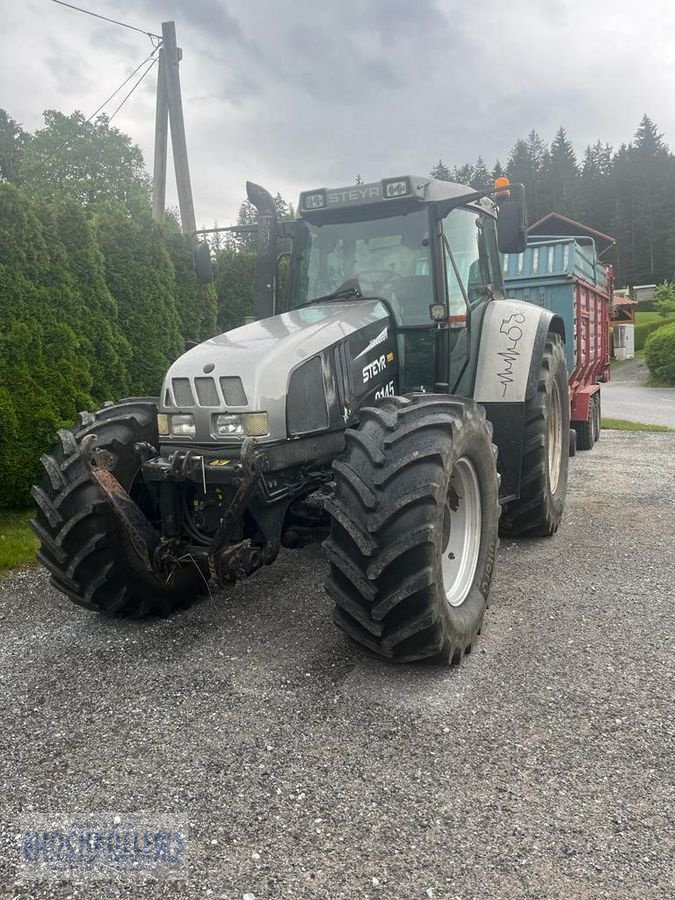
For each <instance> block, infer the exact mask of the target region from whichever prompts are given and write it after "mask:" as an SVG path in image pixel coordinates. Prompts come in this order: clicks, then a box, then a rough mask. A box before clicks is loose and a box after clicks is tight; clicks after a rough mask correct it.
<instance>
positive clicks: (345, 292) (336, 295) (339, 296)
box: [297, 286, 363, 309]
mask: <svg viewBox="0 0 675 900" xmlns="http://www.w3.org/2000/svg"><path fill="white" fill-rule="evenodd" d="M350 297H354V299H357V298H358V299H359V300H363V294H362V293H361V289H360V288H357V287H354V286H352V287H344V288H339V289H338V290H337V291H333V293H332V294H325V295H324V296H323V297H312V299H311V300H305V302H304V303H301V304H300V306H299V307H297V308H298V309H301V308H302V307H303V306H310V305H311V304H312V303H327V302H328V301H329V300H349V298H350Z"/></svg>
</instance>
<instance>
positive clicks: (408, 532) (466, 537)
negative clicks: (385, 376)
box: [324, 394, 500, 664]
mask: <svg viewBox="0 0 675 900" xmlns="http://www.w3.org/2000/svg"><path fill="white" fill-rule="evenodd" d="M491 437H492V431H491V428H490V425H489V423H488V422H487V421H486V419H485V413H484V411H483V409H482V408H481V407H479V406H478V405H477V404H475V403H474V402H473V401H471V400H460V399H457V398H454V397H448V396H440V395H430V394H414V395H410V396H407V397H392V398H390V399H387V400H384V401H382V403H381V404H380V405H378V406H377V407H373V408H370V407H369V408H366V409H362V410H361V411H360V424H359V426H358V428H356V429H348V430H347V432H346V451H345V453H344V454H343V456H342V457H340V459H338V460H336V461H335V463H334V464H333V467H334V470H335V484H336V487H335V496H334V499H332V500H331V501H329V502H328V503H327V507H326V508H327V511H328V512H329V514H330V516H331V533H330V537H329V538H328V539H327V541H326V542H325V544H324V548H325V553H326V556H327V557H328V560H329V561H330V575H329V578H328V581H327V585H326V587H327V590H328V593H329V594H330V596H331V597H332V598H333V600H334V601H335V621H336V623H337V625H338V626H339V627H340V628H342V629H343V630H344V631H345V632H346V633H347V634H348V635H349V636H350V637H352V638H353V639H354V640H356V641H357V642H358V643H360V644H362V645H363V646H364V647H366V648H368V649H370V650H371V651H373V652H375V653H377V654H379V655H381V656H385V657H388V658H390V659H392V660H394V661H396V662H409V661H413V660H420V659H428V658H433V659H435V660H437V661H439V662H443V663H446V664H447V663H458V662H459V661H460V660H461V658H462V655H463V654H465V653H468V652H470V650H471V645H472V643H473V641H474V640H475V638H476V635H477V634H478V633H479V632H480V629H481V625H482V622H483V616H484V614H485V609H486V606H487V599H488V591H489V588H490V581H491V578H492V569H493V566H494V562H495V555H496V551H497V544H498V536H497V533H498V522H499V511H500V508H499V500H498V494H499V480H498V476H497V468H496V452H497V451H496V448H495V447H494V446H493V445H492V441H491Z"/></svg>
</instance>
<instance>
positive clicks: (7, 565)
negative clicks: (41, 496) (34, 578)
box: [0, 510, 38, 572]
mask: <svg viewBox="0 0 675 900" xmlns="http://www.w3.org/2000/svg"><path fill="white" fill-rule="evenodd" d="M33 515H34V512H33V511H32V510H27V511H26V510H22V511H21V512H13V511H11V512H10V511H9V510H0V572H1V571H2V570H3V569H13V568H15V567H16V566H23V565H25V564H26V563H32V562H34V561H35V551H36V550H37V548H38V541H37V538H36V537H35V535H34V534H33V532H32V531H31V530H30V528H29V527H28V520H29V519H30V518H31V517H32V516H33Z"/></svg>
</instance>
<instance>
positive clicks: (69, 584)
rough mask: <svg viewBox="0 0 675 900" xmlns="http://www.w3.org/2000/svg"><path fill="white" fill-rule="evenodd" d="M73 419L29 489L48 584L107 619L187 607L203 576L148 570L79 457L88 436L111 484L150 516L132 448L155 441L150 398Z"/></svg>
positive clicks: (186, 570)
mask: <svg viewBox="0 0 675 900" xmlns="http://www.w3.org/2000/svg"><path fill="white" fill-rule="evenodd" d="M79 418H80V423H79V425H78V426H76V427H75V428H74V429H73V430H72V431H71V430H66V429H60V430H59V432H58V437H59V443H58V444H57V446H56V447H55V449H54V450H53V452H52V453H51V454H48V455H45V456H43V457H42V463H43V465H44V468H45V470H46V476H45V478H44V480H43V482H42V484H41V485H40V486H38V485H35V486H34V487H33V489H32V492H31V493H32V495H33V499H34V500H35V502H36V504H37V515H36V517H35V518H34V519H33V520H32V522H31V526H32V528H33V531H34V532H35V534H36V535H37V537H38V538H39V540H40V543H41V547H40V550H39V551H38V554H37V555H38V559H39V560H40V561H41V562H42V563H43V564H44V565H45V566H46V567H47V569H48V570H49V572H50V573H51V579H50V580H51V583H52V584H53V585H54V587H56V588H57V589H58V590H60V591H61V592H62V593H64V594H66V595H67V596H68V597H70V599H71V600H73V601H74V602H75V603H77V604H79V605H80V606H84V607H87V608H88V609H93V610H97V611H99V612H104V613H108V614H111V615H118V616H145V615H167V614H168V613H170V612H173V611H174V610H175V609H180V608H185V607H188V606H190V604H191V603H192V602H193V601H194V600H196V599H197V597H198V596H199V595H200V594H201V593H203V592H204V590H205V589H206V582H205V580H204V576H203V574H202V572H201V571H200V570H198V569H197V568H196V566H195V565H192V564H190V565H186V566H181V567H180V568H177V569H176V570H175V571H174V573H173V575H172V576H171V577H170V578H169V579H168V580H167V582H163V581H160V580H159V579H158V578H156V577H155V576H154V575H153V574H151V573H150V572H148V570H147V569H146V568H145V566H144V565H143V563H142V561H141V559H140V557H139V556H138V554H137V553H136V551H135V550H134V549H133V547H132V545H131V542H130V540H129V538H128V537H127V536H126V533H125V532H124V530H123V528H122V527H121V525H120V522H119V519H118V518H117V517H116V516H115V514H114V513H113V512H112V510H111V509H110V507H109V505H108V503H107V502H106V501H105V499H104V497H103V495H102V493H101V491H100V489H99V488H98V486H97V485H95V484H94V482H93V481H92V480H91V478H90V477H89V475H88V473H87V470H86V468H85V465H84V463H83V462H82V459H81V457H80V441H81V440H82V438H83V437H84V436H85V435H88V434H95V435H96V437H97V447H99V448H101V449H105V450H108V451H110V453H111V454H112V455H113V458H114V464H113V474H114V475H115V477H116V478H117V480H118V481H119V482H120V484H121V485H122V486H123V487H124V488H125V489H126V490H127V491H128V492H129V493H130V494H131V496H132V498H133V499H134V500H135V501H136V502H137V503H138V504H139V505H140V506H141V507H142V508H144V511H145V512H146V514H148V515H149V516H150V515H151V507H150V501H149V496H148V494H147V492H146V491H145V487H144V485H143V483H142V482H141V481H140V480H139V479H138V478H137V476H138V472H139V468H140V460H139V457H138V455H137V453H136V451H135V449H134V445H135V444H136V443H139V442H144V441H147V442H149V443H151V444H154V445H156V444H157V424H156V422H157V406H156V401H154V400H152V399H148V398H138V399H137V398H132V399H130V400H123V401H122V402H121V403H119V404H116V405H112V404H111V405H109V406H105V407H104V408H103V409H101V410H100V411H99V412H97V413H89V412H83V413H80V415H79Z"/></svg>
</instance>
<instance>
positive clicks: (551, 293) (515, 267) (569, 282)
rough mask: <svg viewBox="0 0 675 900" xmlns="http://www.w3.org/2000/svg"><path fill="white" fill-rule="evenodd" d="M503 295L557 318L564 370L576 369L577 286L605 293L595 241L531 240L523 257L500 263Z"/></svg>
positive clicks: (514, 255) (605, 279)
mask: <svg viewBox="0 0 675 900" xmlns="http://www.w3.org/2000/svg"><path fill="white" fill-rule="evenodd" d="M502 266H503V274H504V283H505V286H506V295H507V296H508V297H513V298H514V299H516V300H527V301H528V302H529V303H535V304H536V305H537V306H543V307H544V308H545V309H550V310H552V311H553V312H555V313H556V315H559V316H560V317H561V318H562V320H563V322H564V323H565V334H566V335H567V340H566V342H565V350H566V354H567V369H568V371H569V372H573V371H574V369H575V368H576V366H577V361H578V359H577V340H576V338H577V302H576V297H577V292H576V288H577V284H578V283H579V281H580V280H581V281H584V282H586V283H587V284H591V285H594V286H596V287H598V288H599V290H600V291H602V292H603V293H606V292H607V291H608V290H609V275H608V271H607V268H606V267H605V266H604V265H603V264H602V263H601V262H599V260H598V255H597V252H596V249H595V241H594V240H593V239H592V238H582V237H541V236H539V235H537V236H531V237H530V238H529V239H528V247H527V249H526V250H525V252H524V253H511V254H507V255H505V256H504V257H503V261H502Z"/></svg>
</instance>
